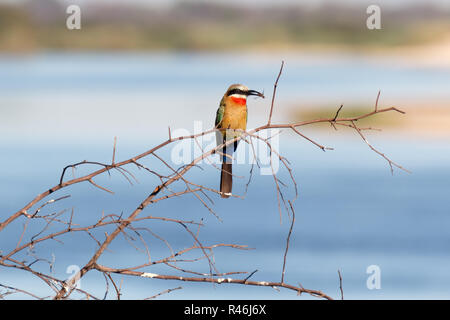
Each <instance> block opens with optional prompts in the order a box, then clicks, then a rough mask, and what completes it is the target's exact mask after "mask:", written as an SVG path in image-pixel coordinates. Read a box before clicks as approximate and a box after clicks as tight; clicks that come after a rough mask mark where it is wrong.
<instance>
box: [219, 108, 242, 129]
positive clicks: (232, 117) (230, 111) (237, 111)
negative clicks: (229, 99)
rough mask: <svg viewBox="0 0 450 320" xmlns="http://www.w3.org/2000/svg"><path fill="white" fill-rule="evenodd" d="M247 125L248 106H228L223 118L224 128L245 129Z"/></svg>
mask: <svg viewBox="0 0 450 320" xmlns="http://www.w3.org/2000/svg"><path fill="white" fill-rule="evenodd" d="M246 127H247V106H246V105H236V104H232V105H228V106H226V107H225V112H224V115H223V120H222V128H224V129H240V130H245V129H246Z"/></svg>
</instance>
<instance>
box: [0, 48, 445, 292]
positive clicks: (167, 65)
mask: <svg viewBox="0 0 450 320" xmlns="http://www.w3.org/2000/svg"><path fill="white" fill-rule="evenodd" d="M237 58H241V61H238V59H237ZM242 59H243V60H242ZM0 61H1V62H0V65H1V68H0V91H1V98H0V108H1V109H0V110H1V119H0V122H1V132H0V133H1V135H0V136H1V138H0V139H1V140H0V150H1V158H0V159H1V160H0V194H1V198H0V217H1V220H4V219H5V218H6V217H7V216H8V215H9V214H11V213H13V212H14V211H15V210H17V209H19V208H20V207H22V206H23V205H25V204H26V203H27V201H29V200H30V199H31V198H32V197H33V196H34V195H36V194H37V193H40V192H43V191H44V190H46V189H47V188H49V187H51V186H53V185H55V184H57V183H58V179H59V175H60V173H61V169H62V167H64V166H65V165H67V164H69V163H73V162H77V161H81V160H84V159H88V160H93V161H102V162H108V161H110V159H111V151H112V137H113V136H115V135H117V136H119V144H118V150H117V152H118V153H117V159H118V160H121V159H126V158H128V157H130V156H133V155H135V154H138V153H140V152H143V151H145V150H146V149H148V148H149V147H152V146H154V145H155V144H156V143H157V142H159V141H160V139H161V138H162V136H165V135H167V125H168V124H171V125H174V124H175V125H174V128H176V125H177V124H178V125H179V126H182V124H183V123H184V127H185V128H188V129H189V130H191V127H192V121H193V120H198V119H205V122H207V121H211V122H212V121H213V117H214V112H215V104H216V100H218V97H220V94H221V93H222V92H221V91H223V90H224V88H225V87H226V86H227V85H228V84H229V83H231V82H236V81H242V82H244V83H251V84H252V87H255V88H256V89H259V88H264V89H265V90H266V92H269V91H270V88H271V85H272V81H273V78H274V75H275V74H276V71H277V69H278V67H279V61H278V58H274V57H265V58H261V57H259V58H258V57H256V58H254V59H252V58H251V57H237V56H236V55H150V56H148V55H128V56H123V55H60V54H58V55H55V54H49V55H42V56H37V57H22V58H11V57H9V58H8V57H3V58H2V59H1V60H0ZM242 61H245V63H244V64H243V63H242ZM261 64H264V68H261ZM242 65H245V66H246V67H245V68H242ZM337 74H340V75H341V76H340V78H339V81H337V80H336V77H335V76H336V75H337ZM449 74H450V73H449V71H448V70H446V71H445V70H444V71H443V70H435V69H423V70H416V69H412V68H406V67H405V68H400V67H398V66H393V65H391V64H384V65H383V68H380V65H379V64H374V63H372V62H369V61H364V60H363V59H360V60H358V59H355V58H348V57H347V58H335V59H329V58H321V57H314V58H310V59H309V60H305V59H303V58H302V59H297V60H296V59H293V60H288V63H287V65H286V71H285V74H284V75H283V82H282V85H280V88H279V96H280V99H279V101H280V107H279V108H280V111H282V110H283V102H288V101H291V99H292V98H293V97H298V96H301V97H302V99H305V100H306V99H313V98H314V97H321V98H322V99H323V101H324V102H330V100H332V99H334V97H335V96H337V97H336V99H337V100H338V99H341V98H345V97H348V98H349V99H350V97H351V98H352V99H353V98H355V96H356V98H359V97H363V96H366V97H371V95H373V93H374V92H375V93H376V91H377V89H379V88H380V87H381V88H386V89H387V90H386V91H388V92H387V93H386V94H387V96H388V97H386V98H385V99H391V100H396V99H398V97H401V96H402V94H403V93H405V92H407V93H408V95H415V96H417V97H424V96H426V95H427V94H430V95H433V96H438V97H440V98H441V99H448V98H449V95H450V93H449V92H448V90H447V89H446V86H447V85H448V83H449V80H450V76H449ZM361 75H366V76H364V77H362V78H361ZM356 78H358V79H360V81H354V82H353V80H355V79H356ZM240 79H243V80H240ZM199 89H201V91H199ZM330 97H333V98H330ZM194 98H195V99H194ZM316 99H317V98H316ZM367 100H368V101H371V99H369V98H368V99H367ZM211 101H212V102H213V103H214V106H211V105H209V104H211V103H212V102H211ZM197 102H198V103H197ZM155 103H156V105H155ZM161 103H163V104H162V105H161ZM251 103H252V107H253V110H259V109H256V108H257V107H262V108H266V107H267V101H265V102H264V101H258V100H255V101H251ZM264 103H265V104H264ZM207 105H208V106H207ZM145 107H147V109H146V108H145ZM202 108H203V109H202ZM205 110H208V111H207V112H205ZM251 110H252V109H251ZM108 112H109V113H108ZM264 115H265V113H264V112H260V113H259V112H258V113H257V112H256V111H255V112H254V113H253V114H252V113H251V115H250V116H251V117H252V118H251V119H253V120H252V121H254V124H256V123H257V121H256V120H255V119H258V118H262V117H263V116H264ZM186 123H188V124H186ZM208 123H209V122H208ZM312 134H313V136H314V138H315V139H317V140H319V141H320V142H321V143H324V144H326V145H328V146H332V147H334V148H335V150H334V151H330V152H326V153H323V152H322V151H320V150H318V149H317V148H315V147H314V146H313V145H311V144H309V143H308V142H305V141H302V140H300V139H299V138H298V137H293V136H291V135H283V136H282V139H281V142H280V151H281V152H282V153H283V155H285V156H286V157H287V158H288V159H289V160H290V162H291V163H292V166H293V170H294V174H295V177H296V180H297V182H298V186H299V193H300V196H299V198H298V199H297V200H296V202H295V208H296V213H297V216H296V218H297V219H296V224H295V227H294V232H293V235H292V240H291V241H292V242H291V246H290V249H289V254H288V260H287V272H286V282H289V283H293V284H297V283H298V282H300V283H301V284H302V285H303V286H304V287H306V288H313V289H319V290H323V291H324V292H326V293H328V294H330V295H332V296H334V297H339V281H338V275H337V270H338V269H339V270H341V272H342V274H343V278H344V282H343V285H344V294H345V297H346V298H354V299H391V298H406V299H415V298H424V299H429V298H438V299H439V298H446V299H448V298H449V297H450V291H449V289H448V288H449V284H450V275H449V273H448V270H450V259H449V257H448V245H449V244H450V236H449V233H448V229H449V227H450V216H449V214H450V212H449V209H448V208H449V207H450V206H449V204H450V203H449V202H450V200H449V198H448V194H449V192H450V171H449V163H450V148H449V144H448V141H445V140H442V139H428V140H425V139H422V140H412V139H410V138H408V137H405V136H398V137H396V136H393V135H390V134H388V133H383V132H381V133H375V134H371V135H370V141H371V142H374V144H375V145H376V146H379V147H380V148H381V149H382V151H384V152H386V153H387V154H388V155H390V156H391V157H392V158H393V159H394V160H395V161H397V162H399V163H401V164H402V165H404V166H405V167H407V168H408V169H410V170H412V172H413V173H412V174H407V173H402V172H400V171H395V174H394V175H393V176H391V174H390V172H389V168H388V165H387V164H386V163H385V161H384V160H383V159H382V158H380V157H379V156H378V155H376V154H375V153H373V152H371V151H370V150H369V148H367V146H366V145H364V144H363V142H362V141H361V140H360V139H359V138H358V137H355V136H346V135H342V133H341V132H338V133H335V132H329V133H312ZM167 152H170V150H168V151H167ZM161 155H163V156H166V157H167V158H168V159H170V157H168V153H164V152H162V153H161ZM144 163H145V164H146V165H148V166H150V165H151V166H152V167H153V166H157V164H156V162H155V160H154V159H147V160H145V161H144ZM249 169H250V166H249V165H240V166H236V169H235V173H236V174H237V175H242V176H245V178H242V179H236V180H235V189H236V191H238V192H240V193H243V191H244V185H245V183H246V181H247V178H248V172H249ZM83 172H85V171H83V169H79V170H78V171H77V172H76V174H77V175H81V174H82V173H83ZM133 172H135V173H136V175H137V177H138V179H139V181H140V182H139V183H138V184H135V185H134V186H130V185H129V184H128V183H127V181H126V180H125V179H123V177H121V175H120V174H117V173H116V174H113V175H112V177H111V178H109V177H108V175H105V176H104V177H102V178H99V179H98V180H96V181H97V182H98V183H101V184H102V185H105V186H108V187H109V188H111V189H112V190H113V191H114V192H115V195H110V194H108V193H106V192H103V191H101V190H98V189H95V188H93V187H92V186H90V185H89V184H87V183H86V184H81V185H76V186H74V187H72V188H70V189H67V190H62V191H60V192H58V193H57V194H55V195H53V197H55V198H56V197H57V196H60V195H65V194H70V195H71V198H69V199H66V200H64V201H61V202H58V203H56V204H55V205H54V206H52V207H51V210H55V211H57V210H62V209H67V210H68V211H67V212H66V213H65V214H66V216H67V215H68V214H70V211H71V210H72V209H73V210H74V219H75V220H74V221H76V222H77V223H88V222H92V221H94V220H93V219H98V218H99V217H100V216H101V214H102V211H104V212H105V213H106V214H108V213H117V214H120V213H122V212H123V213H124V214H125V215H126V214H127V213H129V212H130V211H131V210H133V209H134V208H135V207H136V206H137V205H138V204H139V202H140V201H141V200H142V199H143V198H144V197H145V196H146V195H148V193H149V192H150V191H151V190H153V188H154V185H155V183H156V182H157V180H156V179H155V178H153V177H151V176H149V175H146V174H144V172H137V170H134V171H133ZM68 174H69V176H71V174H72V173H71V172H70V173H68ZM189 176H190V177H191V178H192V179H193V180H195V181H196V182H198V183H204V184H206V185H208V186H210V187H214V188H216V187H217V184H218V179H219V177H218V172H217V170H215V169H214V168H212V167H211V166H208V165H206V166H204V170H203V171H202V170H199V169H193V170H192V173H190V175H189ZM280 177H281V179H282V180H283V181H284V182H289V178H288V176H287V172H286V171H281V172H280ZM174 188H177V187H174ZM178 188H179V190H181V189H182V186H181V185H180V186H178ZM292 191H293V188H292V186H291V187H290V188H289V189H288V190H286V192H287V195H292ZM213 200H214V202H215V203H214V209H215V211H216V212H217V214H219V215H220V217H221V219H222V220H223V222H219V221H218V220H217V219H216V218H215V217H214V216H213V215H212V214H211V213H209V212H208V210H206V209H205V208H204V207H202V205H201V204H200V203H199V202H198V200H197V199H196V198H195V197H192V196H184V197H182V198H177V199H170V200H167V201H162V202H160V203H158V204H156V205H154V206H151V207H149V208H147V209H146V210H145V211H144V214H148V215H155V216H158V215H161V216H168V217H175V218H183V219H187V220H190V219H195V220H199V219H201V218H203V219H204V222H205V224H206V226H205V227H204V228H203V229H202V231H201V232H200V238H201V239H203V240H204V241H205V244H213V243H236V244H245V245H248V246H249V247H252V248H255V249H254V250H250V251H247V250H246V251H236V250H233V249H230V248H222V249H217V251H216V254H215V261H216V264H217V267H218V269H219V271H221V272H228V271H249V272H251V271H253V270H256V269H257V270H258V272H257V273H255V275H254V276H253V277H252V278H253V279H254V280H266V281H267V280H274V281H278V280H279V279H280V276H281V268H282V258H283V254H284V248H285V241H286V235H287V232H288V229H289V219H288V217H287V216H286V214H284V213H283V216H282V223H281V224H280V217H279V213H278V209H277V200H276V196H275V194H274V182H273V179H272V178H271V176H262V175H259V174H257V173H256V174H255V175H254V176H253V179H252V183H251V185H250V188H249V190H248V193H247V195H246V198H245V199H244V200H242V199H227V200H222V199H218V198H217V197H215V196H214V197H213ZM23 222H24V220H20V221H17V222H16V223H14V224H13V225H11V227H10V228H8V229H6V230H5V231H4V232H2V233H1V234H0V243H1V248H0V250H2V251H6V250H7V249H11V248H14V247H15V245H16V243H17V241H18V238H19V237H20V232H21V231H22V223H23ZM145 226H146V227H149V228H151V230H152V231H153V232H155V233H157V234H158V235H160V236H162V237H165V238H167V240H168V241H170V243H171V245H172V246H173V249H175V250H176V249H180V248H183V247H185V246H187V245H190V243H191V239H190V238H189V235H187V234H186V233H185V232H184V231H183V230H182V229H181V228H180V227H179V226H177V225H170V224H167V223H157V222H152V223H149V224H145ZM40 227H43V226H42V225H41V226H40ZM34 228H35V229H33V227H32V226H29V229H27V230H28V231H29V232H30V233H29V234H28V235H30V234H32V232H33V231H35V232H36V230H38V227H37V226H36V227H34ZM105 230H107V231H108V232H109V230H110V229H105ZM102 232H103V230H102ZM102 232H99V233H98V234H96V235H97V236H98V237H99V238H101V237H102ZM142 233H143V234H145V238H146V240H147V241H148V243H149V246H150V250H151V255H152V259H157V258H158V257H163V256H164V255H167V254H168V253H169V252H170V250H169V249H168V248H167V247H166V246H165V245H164V243H163V242H161V241H160V240H158V239H156V238H154V237H152V236H151V235H148V234H146V233H145V232H144V231H142ZM62 240H63V241H64V242H65V243H64V245H62V244H60V243H58V242H56V241H54V242H49V243H47V244H46V246H43V247H39V246H37V247H36V251H37V253H39V255H41V256H43V257H45V258H46V259H49V260H53V259H54V261H55V264H54V270H53V271H54V273H55V275H57V276H59V277H68V276H69V274H66V269H67V267H68V266H69V265H82V264H83V263H85V262H86V261H87V259H89V258H90V255H91V254H92V253H93V251H94V250H95V248H96V244H95V242H94V241H92V240H91V239H90V238H89V237H88V236H86V234H77V235H75V236H74V237H73V238H69V237H65V238H63V239H62ZM22 258H26V257H22ZM27 259H31V258H30V257H28V258H27ZM145 259H146V254H145V253H143V252H140V251H136V250H135V249H133V248H132V247H131V246H130V244H129V243H128V242H127V241H126V240H123V239H118V241H117V242H115V243H114V244H113V245H112V246H111V251H108V252H106V253H105V255H104V256H103V257H102V258H101V260H100V263H102V264H105V265H108V266H117V267H120V266H124V265H125V264H138V263H142V262H144V261H145ZM370 265H377V266H379V267H380V269H381V289H379V290H369V289H368V288H367V287H366V280H367V278H368V276H369V275H368V274H367V273H366V269H367V267H368V266H370ZM36 266H37V267H38V268H41V269H42V270H45V271H48V265H47V264H46V263H45V262H40V263H38V264H37V265H36ZM181 266H186V267H189V266H188V265H183V264H181ZM192 268H195V270H196V271H198V272H208V268H207V266H206V265H205V264H204V263H203V264H202V263H200V264H199V265H198V266H197V267H192ZM150 272H156V273H157V272H162V273H167V272H168V271H167V269H163V268H160V267H156V268H152V269H151V270H150ZM0 283H2V284H9V285H17V284H23V285H24V287H27V288H34V292H39V291H40V290H39V289H38V288H40V287H41V285H42V283H40V282H39V281H37V280H35V279H34V280H33V279H31V278H29V277H26V276H24V275H23V274H22V273H20V272H17V271H11V270H6V269H2V270H1V272H0ZM178 286H182V287H183V290H177V291H174V292H172V293H170V294H169V295H166V296H164V298H167V299H189V298H206V299H211V298H212V299H220V298H234V299H239V298H242V299H248V298H255V299H259V298H266V299H279V298H287V299H290V298H293V299H295V298H297V297H296V295H295V294H294V293H292V292H289V291H283V290H282V291H280V292H277V291H275V290H273V289H270V288H252V287H245V288H243V287H240V286H238V285H216V286H213V285H210V284H188V283H178V282H169V281H162V280H149V279H145V281H143V280H142V279H133V278H124V284H123V290H124V294H125V295H124V298H137V297H142V296H151V295H153V294H156V293H158V292H160V291H162V290H164V289H167V288H173V287H178ZM82 288H83V289H93V290H94V292H95V293H96V294H97V295H98V296H103V292H104V291H103V290H104V279H103V278H102V277H97V276H96V275H95V274H90V275H89V276H88V277H86V278H84V279H83V280H82ZM46 294H48V292H46ZM110 297H113V296H110Z"/></svg>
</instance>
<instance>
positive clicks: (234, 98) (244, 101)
mask: <svg viewBox="0 0 450 320" xmlns="http://www.w3.org/2000/svg"><path fill="white" fill-rule="evenodd" d="M231 100H233V102H234V103H237V104H240V105H245V104H246V103H247V99H245V98H237V97H233V96H232V97H231Z"/></svg>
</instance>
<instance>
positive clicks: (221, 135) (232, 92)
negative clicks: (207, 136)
mask: <svg viewBox="0 0 450 320" xmlns="http://www.w3.org/2000/svg"><path fill="white" fill-rule="evenodd" d="M248 96H258V97H261V98H264V94H263V93H261V92H258V91H256V90H249V88H248V87H246V86H244V85H243V84H232V85H231V86H229V87H228V89H227V91H226V92H225V94H224V95H223V98H222V100H220V105H219V109H217V112H216V121H215V128H216V129H217V130H216V143H217V146H219V145H222V144H224V143H225V142H226V141H228V140H233V139H235V138H237V137H239V136H240V135H241V134H242V132H243V131H245V130H246V128H247V119H248V113H247V97H248ZM238 142H239V141H235V142H234V143H231V144H229V145H227V146H225V147H224V148H222V149H221V150H217V151H219V152H221V153H222V171H221V175H220V196H221V197H222V198H229V197H230V196H231V190H232V185H233V173H232V156H233V153H234V152H235V151H236V148H237V145H238Z"/></svg>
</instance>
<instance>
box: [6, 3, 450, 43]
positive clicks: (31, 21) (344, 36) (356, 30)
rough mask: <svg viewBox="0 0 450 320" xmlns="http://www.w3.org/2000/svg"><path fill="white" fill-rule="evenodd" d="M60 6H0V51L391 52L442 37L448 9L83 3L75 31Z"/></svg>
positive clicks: (449, 25) (448, 27)
mask: <svg viewBox="0 0 450 320" xmlns="http://www.w3.org/2000/svg"><path fill="white" fill-rule="evenodd" d="M65 9H66V6H64V5H63V4H62V3H61V2H58V1H56V0H30V1H28V2H25V3H24V4H21V5H14V6H13V5H2V6H0V50H2V51H30V50H39V49H57V50H72V49H75V50H76V49H79V50H102V49H105V50H111V49H117V50H152V49H153V50H155V49H160V50H226V49H237V48H239V49H242V48H255V47H257V48H266V49H271V48H287V49H289V48H296V47H305V46H316V45H320V46H334V47H336V46H342V47H351V48H356V49H357V48H369V49H370V48H371V47H377V48H392V47H394V46H404V45H414V44H423V43H428V42H433V41H436V40H438V39H441V38H443V37H448V36H449V35H450V19H448V17H449V12H445V11H443V10H442V9H437V8H434V7H432V6H424V5H422V6H414V7H408V8H402V9H401V10H400V9H389V10H387V9H386V10H384V9H383V11H382V30H376V31H372V30H368V29H367V28H366V19H367V16H368V15H367V14H366V6H360V7H357V6H355V5H353V6H351V7H345V6H336V5H325V4H324V5H322V6H321V7H315V8H314V9H311V8H307V7H301V6H294V5H290V6H287V5H284V6H272V7H268V6H265V7H255V6H254V7H250V6H246V7H237V6H236V5H225V4H223V3H222V4H214V3H212V2H180V3H175V4H174V5H172V6H170V7H155V8H151V7H138V6H130V5H129V4H128V5H127V4H126V3H125V4H114V5H113V4H107V3H105V2H103V3H90V4H89V3H87V2H86V3H85V4H84V5H83V6H81V9H82V29H81V30H72V31H71V30H68V29H66V18H67V14H66V12H65Z"/></svg>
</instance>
